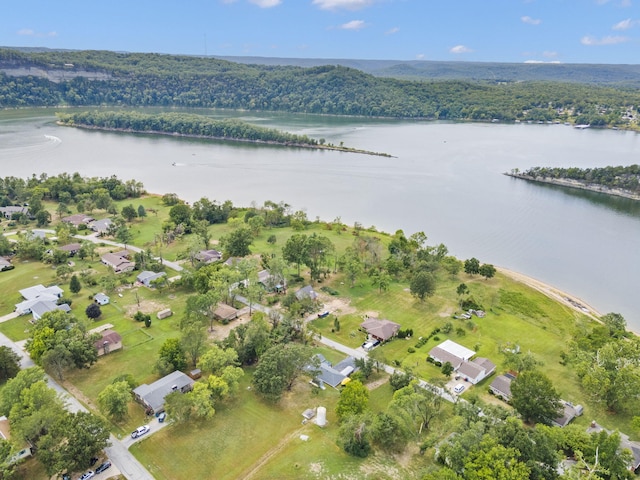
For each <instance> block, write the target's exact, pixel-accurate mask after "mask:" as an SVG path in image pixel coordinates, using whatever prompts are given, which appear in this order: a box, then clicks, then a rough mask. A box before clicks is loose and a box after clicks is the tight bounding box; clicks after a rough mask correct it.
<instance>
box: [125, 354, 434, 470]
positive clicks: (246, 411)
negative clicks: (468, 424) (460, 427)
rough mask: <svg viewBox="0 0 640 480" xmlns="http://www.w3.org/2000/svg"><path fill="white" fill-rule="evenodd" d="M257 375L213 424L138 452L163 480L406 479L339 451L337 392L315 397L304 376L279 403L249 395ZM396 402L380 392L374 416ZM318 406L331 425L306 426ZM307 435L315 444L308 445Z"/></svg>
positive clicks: (380, 460)
mask: <svg viewBox="0 0 640 480" xmlns="http://www.w3.org/2000/svg"><path fill="white" fill-rule="evenodd" d="M323 353H324V352H323ZM252 372H253V370H252V369H247V374H246V375H245V377H244V378H243V381H242V383H241V386H240V390H239V392H238V394H237V395H236V397H235V398H233V399H231V400H230V401H229V402H228V403H226V404H224V405H221V406H218V407H217V411H216V415H215V416H214V418H213V419H211V420H209V421H206V422H202V421H197V422H191V423H188V424H184V425H171V426H169V427H168V428H165V429H162V430H160V431H158V432H157V433H154V434H153V435H151V436H149V437H148V438H146V439H145V440H144V441H142V442H141V443H139V444H137V445H134V446H133V447H132V448H131V451H132V452H133V453H134V455H135V456H136V457H137V458H138V459H139V460H140V461H141V462H142V464H143V465H145V466H146V467H147V468H148V469H149V470H150V472H151V473H152V474H153V475H154V477H155V478H157V479H171V480H181V479H193V478H215V479H220V480H224V479H229V480H231V479H236V478H245V476H247V475H249V474H250V473H251V474H252V476H251V478H254V479H279V478H291V479H293V478H331V477H333V478H346V477H345V475H346V476H350V475H355V477H354V478H363V477H365V476H366V475H365V473H366V474H370V475H373V477H372V478H381V479H382V478H407V471H404V470H403V467H402V466H399V465H398V464H397V462H396V459H394V458H393V457H392V456H388V455H386V454H377V455H375V456H374V457H370V458H368V459H358V458H355V457H352V456H349V455H347V454H346V453H345V452H344V451H343V450H342V449H341V448H340V447H339V446H338V445H337V444H336V439H337V433H338V428H339V426H338V422H337V418H336V416H335V413H334V410H335V405H336V402H337V400H338V398H339V392H338V391H337V390H334V389H332V388H330V387H328V388H327V389H326V390H324V391H320V392H312V389H311V387H310V385H309V384H308V378H306V377H304V376H303V377H301V378H300V379H299V380H298V381H297V382H296V384H295V386H294V388H293V390H292V391H291V392H288V393H287V394H286V395H285V396H284V397H283V399H282V400H281V401H280V402H279V403H277V404H273V403H270V402H268V401H265V400H263V399H262V398H261V397H260V396H258V395H257V394H256V393H254V391H253V390H252V389H250V388H249V387H250V383H251V374H252ZM391 396H392V392H391V387H390V386H389V384H388V383H385V384H383V385H382V386H379V387H377V388H376V389H374V390H373V391H372V392H371V403H370V404H371V408H372V411H374V412H377V411H380V410H383V409H386V406H387V404H388V402H389V401H390V399H391ZM318 406H324V407H325V408H326V409H327V420H328V424H327V426H326V427H325V428H320V427H318V426H317V425H315V424H314V423H313V422H308V423H306V424H302V416H301V414H302V412H303V411H304V410H305V409H307V408H314V407H318ZM301 435H307V436H308V437H309V439H308V440H307V441H304V440H302V439H301V438H300V436H301ZM159 452H170V455H162V454H161V453H159ZM424 461H427V460H421V461H420V462H419V463H422V462H424ZM412 468H415V464H413V465H412Z"/></svg>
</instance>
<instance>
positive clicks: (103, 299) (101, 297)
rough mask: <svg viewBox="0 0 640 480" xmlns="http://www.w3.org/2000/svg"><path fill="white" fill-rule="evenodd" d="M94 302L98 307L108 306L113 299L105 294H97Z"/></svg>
mask: <svg viewBox="0 0 640 480" xmlns="http://www.w3.org/2000/svg"><path fill="white" fill-rule="evenodd" d="M93 301H94V302H96V303H97V304H98V305H107V304H108V303H109V302H110V301H111V299H110V298H109V296H108V295H105V294H104V293H96V294H95V295H94V297H93Z"/></svg>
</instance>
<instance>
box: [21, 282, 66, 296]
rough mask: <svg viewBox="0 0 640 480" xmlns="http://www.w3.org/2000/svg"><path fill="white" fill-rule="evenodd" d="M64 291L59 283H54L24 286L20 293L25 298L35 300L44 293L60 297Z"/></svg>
mask: <svg viewBox="0 0 640 480" xmlns="http://www.w3.org/2000/svg"><path fill="white" fill-rule="evenodd" d="M63 293H64V291H63V290H62V289H61V288H60V287H58V286H57V285H52V286H51V287H45V286H44V285H34V286H33V287H29V288H23V289H22V290H20V295H22V297H23V298H24V299H25V300H33V299H35V298H38V297H40V296H42V295H51V296H54V297H59V296H60V295H62V294H63Z"/></svg>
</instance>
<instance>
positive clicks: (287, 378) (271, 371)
mask: <svg viewBox="0 0 640 480" xmlns="http://www.w3.org/2000/svg"><path fill="white" fill-rule="evenodd" d="M311 356H312V352H311V349H310V348H309V347H307V346H305V345H299V344H295V343H289V344H286V345H275V346H273V347H271V348H269V349H268V350H267V351H266V352H264V354H262V356H261V357H260V360H259V362H258V366H257V367H256V370H255V372H254V375H253V384H254V386H255V388H256V390H257V391H258V392H260V393H261V394H262V395H263V396H264V397H265V398H267V399H269V400H272V401H278V400H280V398H281V397H282V394H283V393H284V392H285V391H286V390H289V389H291V387H292V386H293V382H294V381H295V379H296V378H297V377H298V375H300V373H302V372H303V370H304V367H305V366H307V365H309V364H311Z"/></svg>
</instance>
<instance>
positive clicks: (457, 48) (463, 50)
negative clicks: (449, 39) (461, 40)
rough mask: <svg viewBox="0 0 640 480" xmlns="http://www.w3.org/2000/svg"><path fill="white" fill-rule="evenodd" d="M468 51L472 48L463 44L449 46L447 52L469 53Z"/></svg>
mask: <svg viewBox="0 0 640 480" xmlns="http://www.w3.org/2000/svg"><path fill="white" fill-rule="evenodd" d="M470 52H473V50H471V49H470V48H468V47H465V46H464V45H456V46H455V47H451V48H450V49H449V53H455V54H460V53H470Z"/></svg>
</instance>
